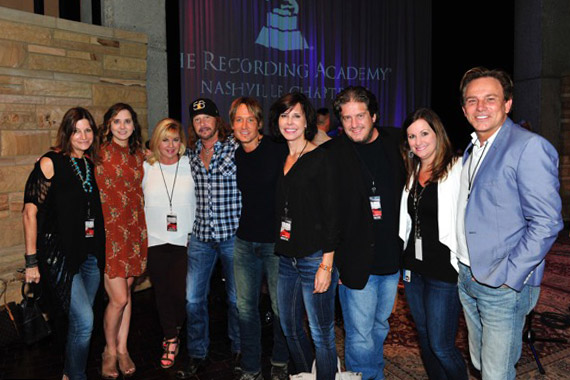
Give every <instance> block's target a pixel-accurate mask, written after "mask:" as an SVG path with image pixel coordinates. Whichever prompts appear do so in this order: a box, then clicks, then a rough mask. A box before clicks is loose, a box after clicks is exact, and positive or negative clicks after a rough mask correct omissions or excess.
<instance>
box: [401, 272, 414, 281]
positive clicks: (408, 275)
mask: <svg viewBox="0 0 570 380" xmlns="http://www.w3.org/2000/svg"><path fill="white" fill-rule="evenodd" d="M403 280H404V281H405V282H410V281H412V272H411V271H410V270H409V269H406V270H405V271H404V278H403Z"/></svg>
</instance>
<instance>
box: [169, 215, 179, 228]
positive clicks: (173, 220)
mask: <svg viewBox="0 0 570 380" xmlns="http://www.w3.org/2000/svg"><path fill="white" fill-rule="evenodd" d="M166 231H170V232H176V231H178V219H177V218H176V214H168V215H166Z"/></svg>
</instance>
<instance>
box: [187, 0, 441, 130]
mask: <svg viewBox="0 0 570 380" xmlns="http://www.w3.org/2000/svg"><path fill="white" fill-rule="evenodd" d="M179 7H180V9H179V11H180V13H179V14H180V33H181V35H180V46H181V51H180V69H181V81H182V84H181V90H182V95H181V102H182V121H183V123H184V125H188V105H189V103H190V102H191V101H192V100H193V99H195V98H198V97H209V98H212V99H213V100H214V101H215V102H216V103H217V105H218V108H219V109H220V113H221V114H222V116H223V117H224V119H226V120H227V119H228V116H227V112H228V109H229V106H230V103H231V101H232V100H233V99H235V98H236V97H239V96H251V97H255V98H257V99H258V100H260V101H261V102H262V104H263V107H264V109H265V110H266V111H267V110H268V109H269V106H270V105H271V104H272V103H273V102H274V101H275V100H276V99H278V98H279V97H280V96H281V95H283V94H286V93H288V92H292V91H300V92H303V93H304V94H306V95H307V96H308V97H309V98H310V99H311V100H312V102H313V105H314V106H315V107H316V108H319V107H328V108H329V109H330V108H331V105H332V100H333V99H334V97H335V95H336V94H337V93H338V91H339V90H341V89H342V88H344V87H346V86H348V85H362V86H365V87H368V88H369V89H370V90H371V91H372V92H373V93H375V94H376V96H377V97H378V100H379V102H380V115H379V124H380V125H394V126H400V125H401V123H402V121H403V120H404V118H405V116H406V114H407V113H408V112H410V111H412V110H414V109H416V108H417V107H420V106H426V105H428V104H429V102H430V94H431V79H430V78H431V0H351V1H343V0H297V1H295V0H281V1H278V0H179ZM331 111H332V109H331Z"/></svg>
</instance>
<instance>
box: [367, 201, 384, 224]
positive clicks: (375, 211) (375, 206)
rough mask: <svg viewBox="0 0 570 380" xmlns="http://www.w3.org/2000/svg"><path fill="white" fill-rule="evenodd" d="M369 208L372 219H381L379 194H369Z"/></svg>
mask: <svg viewBox="0 0 570 380" xmlns="http://www.w3.org/2000/svg"><path fill="white" fill-rule="evenodd" d="M368 198H369V199H370V208H371V209H372V218H373V219H374V220H382V203H381V202H380V195H371V196H369V197H368Z"/></svg>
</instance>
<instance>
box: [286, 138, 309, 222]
mask: <svg viewBox="0 0 570 380" xmlns="http://www.w3.org/2000/svg"><path fill="white" fill-rule="evenodd" d="M308 143H309V140H307V141H306V142H305V145H304V146H303V149H302V150H301V153H299V156H298V157H297V160H296V161H295V163H294V164H293V165H291V168H289V171H288V172H287V174H289V173H291V170H293V166H295V165H296V164H297V162H299V160H300V159H301V156H302V155H303V153H305V148H306V147H307V144H308ZM281 172H283V170H281ZM283 195H284V196H285V206H284V207H283V211H284V212H285V215H284V216H287V213H288V212H289V186H288V184H287V175H285V174H283Z"/></svg>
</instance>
